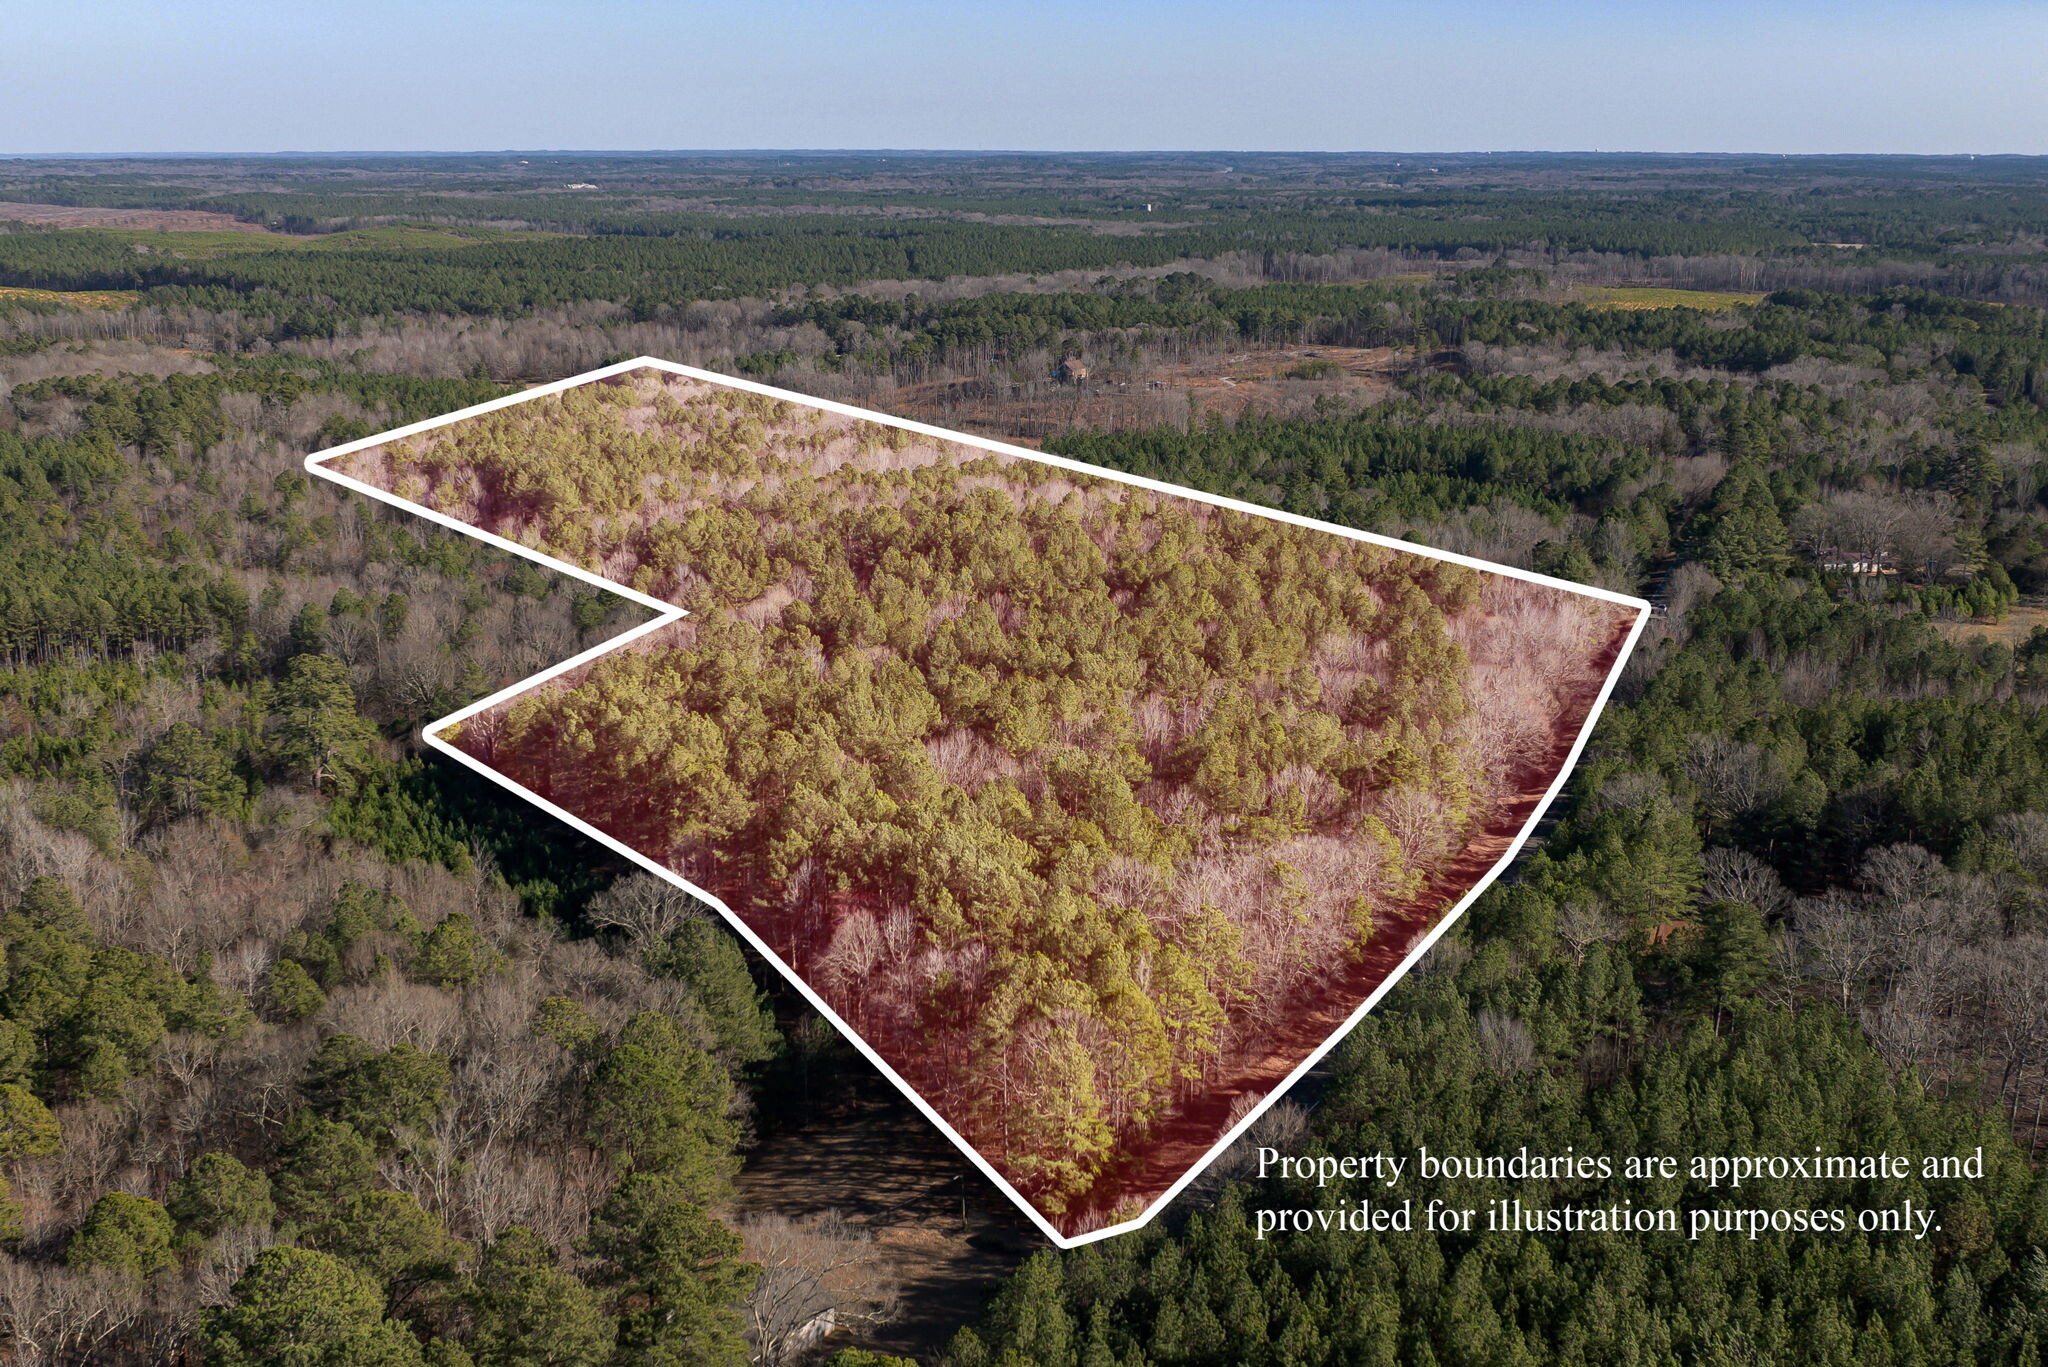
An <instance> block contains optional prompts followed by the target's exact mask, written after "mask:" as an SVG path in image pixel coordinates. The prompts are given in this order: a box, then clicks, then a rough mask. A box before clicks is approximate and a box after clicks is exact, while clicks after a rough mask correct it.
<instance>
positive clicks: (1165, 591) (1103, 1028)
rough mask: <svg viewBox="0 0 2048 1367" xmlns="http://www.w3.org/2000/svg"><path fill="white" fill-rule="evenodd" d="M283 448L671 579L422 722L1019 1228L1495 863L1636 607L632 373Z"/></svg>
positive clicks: (1157, 1198) (1265, 1046)
mask: <svg viewBox="0 0 2048 1367" xmlns="http://www.w3.org/2000/svg"><path fill="white" fill-rule="evenodd" d="M486 408H488V409H489V410H490V411H474V410H472V411H470V412H469V413H467V414H464V415H456V416H455V417H454V418H453V419H452V420H447V421H444V422H442V423H441V424H439V425H428V426H426V427H425V430H417V431H413V430H411V429H408V431H409V432H411V434H410V435H403V434H400V435H394V436H393V437H391V438H387V439H377V438H373V439H371V440H370V441H369V442H367V443H356V444H354V445H352V446H350V447H344V448H341V449H340V450H339V451H337V452H336V453H333V454H331V455H327V456H323V457H316V458H315V461H316V462H317V463H313V462H309V464H312V467H313V468H314V469H316V470H317V471H319V472H320V473H322V474H328V475H330V476H336V475H338V476H342V477H345V478H346V479H348V480H349V481H350V482H352V483H354V484H356V485H357V486H358V487H361V488H364V489H365V490H366V491H381V492H382V494H384V495H385V496H388V497H390V498H392V499H393V500H394V501H397V500H402V501H404V502H405V503H406V504H408V505H409V506H412V507H413V508H415V509H416V510H420V511H424V512H426V513H427V515H429V516H434V517H436V518H437V520H441V521H446V522H449V523H452V524H455V525H459V526H461V527H463V528H465V529H471V530H474V531H476V532H480V533H484V534H487V535H489V536H491V537H493V538H499V539H502V541H503V542H508V543H512V544H513V545H514V546H516V547H519V548H525V549H526V550H528V551H529V552H530V553H533V554H535V555H536V558H545V559H547V560H548V561H550V562H561V563H562V564H564V565H567V566H573V567H576V568H577V569H579V570H581V571H582V572H583V577H585V578H592V577H595V578H598V579H601V580H603V581H606V582H608V583H611V584H616V585H620V586H623V587H624V588H626V589H628V590H630V591H632V596H633V597H635V598H637V599H640V600H641V601H643V602H656V603H659V604H672V605H674V607H675V608H679V609H681V610H682V611H683V612H684V613H686V614H687V616H677V615H675V614H671V616H672V617H673V618H674V619H673V620H664V621H663V622H661V623H659V624H657V625H656V627H654V628H653V629H648V630H643V631H640V632H636V633H629V636H630V637H631V639H630V640H628V639H626V638H620V643H617V644H615V647H614V648H600V649H599V650H598V651H596V652H594V653H593V654H594V658H589V659H585V660H582V661H580V662H579V663H577V664H575V665H574V667H571V668H567V669H565V670H560V671H559V672H556V673H554V674H553V676H552V677H545V678H544V680H543V681H539V682H531V681H530V682H529V684H527V685H520V686H516V687H515V688H513V689H510V690H507V692H506V693H505V694H502V695H499V696H497V697H495V698H493V699H487V700H486V701H485V703H484V704H481V705H479V706H477V707H474V708H471V709H467V710H466V711H465V712H463V713H458V714H457V716H456V718H453V719H449V720H448V721H447V722H446V723H445V724H437V726H438V728H439V729H438V739H439V740H440V741H442V742H443V743H445V744H446V745H448V746H451V747H453V748H454V749H455V750H456V751H459V752H460V754H461V755H463V756H465V757H467V758H468V760H470V761H471V762H473V763H474V764H476V765H478V766H480V767H483V768H485V769H486V770H487V771H488V772H490V773H491V774H492V775H493V776H494V777H497V778H499V779H500V781H501V782H504V783H506V784H507V785H508V786H512V787H514V788H516V789H517V790H519V791H521V792H523V793H525V794H528V795H530V796H532V797H535V798H537V799H540V800H541V801H543V802H545V803H547V804H551V806H552V807H553V808H554V809H556V810H558V811H559V812H561V813H563V814H566V815H567V816H568V817H570V818H573V819H574V820H575V821H576V822H577V823H578V824H579V825H582V826H584V827H585V828H587V829H592V830H594V831H595V832H597V833H600V834H601V835H602V836H604V837H607V838H608V840H609V842H610V843H613V844H614V845H615V846H616V847H619V848H622V849H624V850H626V851H628V852H630V853H632V854H634V855H636V856H638V857H639V858H640V859H641V860H642V862H645V863H647V864H648V865H650V866H651V867H656V868H658V869H660V870H663V871H666V872H667V873H668V874H669V875H670V876H671V877H673V878H675V879H676V880H677V881H681V882H684V883H685V884H686V885H688V886H690V887H691V888H692V889H693V890H695V891H698V892H700V893H701V894H703V895H706V896H707V897H708V898H709V899H711V900H713V901H714V902H715V903H716V904H717V905H718V907H719V909H720V910H721V911H722V912H724V913H725V914H726V915H727V916H728V917H729V919H731V920H732V921H733V923H734V924H735V926H736V927H738V928H740V929H741V930H742V932H743V933H744V934H746V936H747V938H748V939H749V940H750V941H752V942H753V943H754V944H755V945H756V947H757V948H760V949H762V950H763V951H764V952H765V953H767V954H768V955H769V956H770V957H771V958H772V959H773V960H774V961H775V962H776V963H777V965H778V967H780V968H781V969H782V971H784V972H785V973H787V974H788V975H790V977H791V978H792V979H793V980H794V981H795V982H796V983H797V985H798V986H799V987H801V988H802V989H803V990H804V991H805V993H806V995H807V996H808V997H810V999H811V1000H813V1001H814V1002H816V1003H818V1004H819V1005H821V1006H823V1007H825V1008H827V1009H828V1012H829V1014H830V1015H832V1016H833V1017H834V1018H835V1019H836V1021H837V1022H838V1023H839V1024H840V1025H841V1027H842V1028H844V1029H845V1030H846V1031H847V1032H848V1033H849V1035H850V1036H851V1037H852V1038H853V1040H854V1042H855V1043H857V1044H858V1045H860V1046H861V1048H862V1049H863V1050H864V1051H865V1052H866V1053H867V1054H868V1055H869V1056H870V1057H871V1058H873V1059H875V1060H876V1061H877V1062H879V1063H882V1064H884V1065H885V1067H886V1070H887V1071H889V1072H890V1073H891V1074H892V1075H893V1076H894V1078H895V1079H896V1080H897V1081H898V1083H899V1084H900V1085H902V1086H903V1087H904V1088H905V1090H906V1091H908V1092H909V1093H910V1094H911V1096H912V1099H913V1100H915V1101H917V1102H918V1103H919V1105H920V1106H921V1107H922V1108H923V1109H924V1110H925V1111H926V1112H927V1114H929V1115H931V1116H933V1118H934V1119H936V1120H938V1121H939V1122H940V1123H941V1124H942V1125H943V1126H944V1127H945V1128H946V1129H947V1130H948V1132H949V1133H950V1134H951V1135H952V1136H953V1137H954V1138H955V1139H956V1140H957V1141H958V1142H959V1143H960V1144H961V1145H962V1146H963V1147H964V1148H966V1149H967V1150H968V1152H969V1154H970V1156H973V1157H975V1158H976V1159H977V1161H978V1162H979V1163H980V1164H981V1165H982V1166H983V1167H984V1169H985V1170H987V1171H989V1172H990V1173H991V1174H992V1175H995V1176H997V1177H998V1178H999V1180H1000V1181H1001V1182H1002V1183H1003V1184H1004V1185H1005V1186H1006V1188H1007V1189H1008V1190H1009V1191H1010V1193H1011V1194H1012V1196H1013V1197H1015V1198H1016V1199H1017V1200H1018V1201H1019V1203H1020V1204H1021V1205H1023V1206H1024V1207H1025V1209H1026V1210H1027V1212H1029V1213H1031V1214H1032V1215H1033V1216H1034V1217H1035V1218H1036V1219H1037V1221H1038V1223H1039V1224H1040V1225H1041V1227H1043V1228H1044V1229H1045V1230H1046V1231H1047V1232H1048V1234H1050V1235H1052V1236H1053V1237H1054V1238H1055V1239H1056V1240H1057V1241H1059V1242H1061V1243H1072V1242H1079V1241H1083V1240H1085V1239H1087V1238H1089V1237H1093V1236H1099V1235H1100V1234H1101V1233H1102V1232H1105V1231H1111V1230H1114V1229H1117V1228H1121V1227H1126V1226H1129V1225H1130V1224H1132V1223H1135V1222H1142V1220H1143V1219H1144V1218H1145V1217H1147V1216H1148V1215H1149V1214H1150V1213H1151V1211H1152V1210H1153V1209H1155V1208H1156V1207H1157V1206H1158V1204H1160V1203H1161V1201H1162V1199H1163V1198H1165V1197H1167V1196H1169V1195H1170V1194H1171V1193H1172V1192H1173V1191H1175V1190H1177V1189H1178V1188H1179V1186H1181V1185H1184V1184H1185V1181H1186V1180H1187V1179H1188V1178H1190V1177H1191V1176H1192V1175H1193V1174H1194V1173H1195V1172H1196V1171H1198V1170H1199V1168H1200V1167H1201V1166H1202V1165H1203V1164H1204V1163H1206V1161H1207V1160H1208V1159H1209V1158H1211V1157H1213V1156H1214V1154H1215V1152H1216V1151H1217V1150H1218V1148H1219V1146H1220V1143H1221V1141H1223V1140H1224V1139H1225V1138H1226V1136H1227V1135H1229V1134H1230V1133H1231V1132H1232V1131H1233V1130H1234V1129H1236V1128H1239V1127H1241V1125H1242V1123H1243V1122H1246V1121H1247V1120H1248V1119H1249V1118H1250V1117H1251V1116H1252V1115H1253V1114H1254V1113H1255V1112H1256V1111H1257V1110H1258V1109H1260V1107H1261V1106H1262V1104H1263V1103H1265V1102H1267V1101H1268V1100H1270V1099H1271V1098H1272V1097H1273V1096H1274V1095H1275V1093H1276V1089H1277V1088H1279V1087H1281V1086H1282V1085H1283V1083H1284V1082H1286V1081H1288V1080H1290V1079H1291V1078H1292V1077H1293V1076H1294V1075H1297V1074H1298V1072H1299V1071H1301V1070H1303V1069H1304V1067H1305V1065H1306V1064H1307V1063H1308V1062H1310V1061H1312V1059H1313V1058H1315V1057H1318V1056H1320V1053H1321V1052H1322V1051H1323V1050H1324V1049H1326V1048H1327V1047H1328V1046H1329V1045H1330V1044H1331V1043H1332V1042H1333V1041H1334V1039H1335V1038H1336V1037H1337V1036H1338V1035H1339V1034H1341V1032H1342V1030H1343V1029H1344V1028H1345V1027H1346V1026H1347V1024H1348V1023H1350V1022H1351V1021H1353V1020H1355V1019H1356V1018H1357V1016H1358V1015H1360V1014H1362V1013H1363V1009H1364V1008H1365V1007H1366V1006H1368V1005H1369V1004H1370V1002H1371V1001H1372V1000H1373V999H1375V997H1376V994H1377V993H1378V992H1380V991H1381V990H1383V989H1384V987H1385V986H1387V985H1388V984H1389V983H1390V982H1391V980H1392V979H1393V978H1395V977H1397V976H1398V975H1399V974H1400V973H1401V972H1403V971H1405V969H1406V967H1407V966H1408V965H1409V964H1411V963H1412V962H1413V961H1414V959H1415V958H1416V957H1417V956H1418V955H1419V953H1420V952H1421V950H1422V949H1423V948H1425V947H1426V941H1428V940H1429V939H1432V938H1433V935H1432V932H1434V931H1436V930H1438V929H1439V928H1440V927H1441V926H1442V925H1443V924H1444V923H1445V921H1446V918H1447V916H1448V915H1450V914H1451V913H1452V912H1453V910H1454V909H1455V908H1458V907H1459V906H1460V905H1461V903H1462V902H1463V901H1464V900H1467V899H1468V898H1469V897H1470V896H1471V895H1473V894H1474V893H1475V890H1477V889H1478V888H1480V887H1481V886H1482V885H1483V884H1484V883H1486V882H1487V881H1490V880H1491V878H1492V877H1493V876H1494V875H1495V874H1496V873H1497V872H1498V871H1499V869H1500V868H1501V866H1502V865H1503V864H1504V863H1505V861H1506V859H1507V858H1508V857H1509V856H1511V855H1512V853H1513V851H1514V850H1515V849H1516V848H1518V847H1519V845H1520V843H1521V841H1522V840H1523V839H1525V838H1526V834H1527V832H1528V831H1529V829H1530V828H1531V827H1532V826H1533V824H1534V822H1535V821H1536V819H1537V818H1538V817H1539V816H1540V814H1541V811H1542V808H1543V807H1544V806H1545V805H1546V804H1547V802H1548V800H1549V798H1550V796H1551V795H1552V794H1554V792H1555V791H1556V788H1557V786H1558V785H1559V784H1560V783H1561V781H1562V777H1563V775H1564V773H1565V771H1566V769H1567V768H1568V766H1569V764H1570V763H1571V761H1572V759H1573V758H1575V756H1576V753H1577V749H1578V747H1579V746H1580V745H1581V744H1582V738H1583V736H1584V734H1585V732H1586V730H1587V728H1588V727H1589V726H1590V724H1591V720H1592V718H1593V716H1594V715H1595V714H1596V712H1597V710H1598V707H1599V705H1600V703H1601V701H1602V700H1604V697H1605V693H1606V689H1607V688H1608V687H1610V686H1611V683H1612V680H1613V678H1614V676H1615V674H1616V673H1617V671H1618V669H1619V666H1620V662H1621V658H1622V656H1623V655H1624V654H1625V651H1626V649H1627V646H1628V645H1629V644H1630V643H1631V642H1632V641H1633V638H1634V633H1635V632H1636V631H1638V630H1640V627H1641V623H1642V620H1643V617H1644V615H1645V611H1646V608H1645V605H1643V604H1640V603H1638V602H1636V601H1635V600H1632V599H1626V598H1622V597H1620V596H1619V595H1613V594H1602V593H1600V592H1599V591H1597V590H1587V589H1581V588H1578V587H1576V586H1571V585H1565V584H1562V583H1559V582H1557V581H1551V580H1544V579H1541V578H1539V577H1536V576H1528V575H1524V574H1521V573H1520V572H1517V571H1511V570H1506V569H1502V568H1498V567H1486V566H1483V565H1480V564H1479V563H1478V562H1473V561H1468V560H1463V559H1462V558H1458V557H1443V556H1439V555H1436V554H1433V553H1426V552H1423V551H1421V550H1419V549H1417V548H1414V547H1409V546H1406V545H1404V544H1402V543H1394V542H1387V541H1385V540H1383V539H1380V538H1370V537H1365V536H1363V535H1362V534H1359V533H1356V532H1350V531H1347V530H1345V529H1340V528H1333V527H1326V526H1322V525H1320V524H1314V523H1308V522H1306V521H1305V520H1303V519H1298V518H1290V517H1287V516H1285V515H1276V514H1268V513H1266V512H1264V511H1262V510H1258V509H1253V508H1249V507H1245V506H1242V505H1235V504H1230V503H1229V502H1228V501H1226V500H1212V499H1207V498H1205V497H1203V496H1201V495H1197V494H1193V493H1191V492H1186V491H1179V492H1176V491H1170V490H1168V489H1167V488H1165V487H1164V486H1150V485H1147V484H1146V483H1145V482H1140V481H1133V480H1130V479H1128V478H1125V477H1119V476H1116V475H1114V474H1113V473H1111V472H1108V471H1099V472H1098V471H1091V470H1090V469H1088V468H1087V467H1079V466H1074V465H1072V464H1067V463H1056V462H1055V461H1054V460H1051V459H1048V458H1045V457H1041V456H1039V455H1037V454H1036V453H1033V452H1027V451H1021V450H1015V449H1012V448H1005V447H1001V446H999V445H997V444H994V443H989V442H985V441H982V440H980V439H976V438H971V437H965V436H960V435H957V434H946V433H938V432H935V431H933V430H932V429H925V428H921V427H918V426H915V425H908V424H901V423H898V422H896V421H894V420H891V419H886V418H884V417H882V416H881V415H872V414H862V413H860V412H859V411H858V410H852V409H846V408H843V407H842V406H838V405H824V404H821V403H819V402H818V401H813V400H806V399H803V398H801V397H800V396H796V395H786V394H782V393H780V392H779V391H772V390H767V389H766V388H765V387H762V386H753V385H744V384H742V383H739V382H733V381H728V380H724V379H722V378H720V377H716V376H711V375H708V374H705V373H704V372H697V371H690V370H686V369H685V368H682V367H672V366H667V365H665V364H661V363H652V362H647V363H628V364H627V365H625V366H621V367H612V368H609V369H608V370H606V371H601V372H597V374H596V375H595V376H594V377H590V378H586V379H582V380H580V381H572V382H566V383H565V385H562V386H549V387H547V388H546V389H545V390H541V391H536V392H535V393H533V394H531V395H528V396H521V397H520V399H519V400H518V401H515V402H511V403H509V404H504V405H502V406H496V407H492V406H486Z"/></svg>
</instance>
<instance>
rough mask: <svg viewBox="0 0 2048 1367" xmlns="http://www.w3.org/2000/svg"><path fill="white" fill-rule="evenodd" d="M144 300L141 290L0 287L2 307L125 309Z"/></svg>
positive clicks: (0, 303)
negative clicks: (35, 305)
mask: <svg viewBox="0 0 2048 1367" xmlns="http://www.w3.org/2000/svg"><path fill="white" fill-rule="evenodd" d="M140 298H142V294H141V292H140V291H139V290H32V289H26V288H23V287H20V286H16V285H0V305H4V304H14V303H23V304H63V305H65V306H67V307H69V308H75V309H125V308H130V307H133V306H134V304H135V302H136V301H137V300H138V299H140Z"/></svg>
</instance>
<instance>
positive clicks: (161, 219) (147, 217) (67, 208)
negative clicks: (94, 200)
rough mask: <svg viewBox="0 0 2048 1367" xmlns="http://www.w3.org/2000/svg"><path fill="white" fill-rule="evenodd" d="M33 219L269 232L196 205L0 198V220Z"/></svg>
mask: <svg viewBox="0 0 2048 1367" xmlns="http://www.w3.org/2000/svg"><path fill="white" fill-rule="evenodd" d="M5 222H14V223H33V224H35V225H37V226H38V227H43V228H141V229H146V230H149V231H154V232H165V233H202V232H213V233H255V234H257V235H259V236H263V237H269V236H272V234H271V232H270V230H269V229H268V228H265V227H263V226H262V225H261V224H258V223H244V222H242V220H241V219H239V218H236V217H235V216H234V215H233V214H215V213H207V212H205V211H204V210H200V209H102V208H93V207H89V206H81V205H72V204H12V203H8V202H6V201H0V223H5Z"/></svg>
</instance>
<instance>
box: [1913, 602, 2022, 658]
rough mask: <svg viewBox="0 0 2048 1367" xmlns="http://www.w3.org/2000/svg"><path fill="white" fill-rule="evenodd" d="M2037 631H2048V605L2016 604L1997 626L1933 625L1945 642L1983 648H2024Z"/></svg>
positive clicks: (1980, 623)
mask: <svg viewBox="0 0 2048 1367" xmlns="http://www.w3.org/2000/svg"><path fill="white" fill-rule="evenodd" d="M2036 627H2048V603H2043V602H2039V601H2034V602H2024V603H2016V604H2014V605H2013V606H2012V607H2011V608H2009V609H2007V610H2006V614H2005V616H2004V617H2003V618H2001V619H2000V620H1999V621H1996V622H1986V621H1983V620H1981V619H1978V618H1971V619H1969V620H1966V621H1961V622H1936V623H1935V624H1934V629H1935V630H1936V631H1938V632H1940V633H1941V635H1942V639H1943V640H1946V641H1951V642H1953V643H1955V644H1956V645H1981V644H1983V643H1984V642H1987V641H1992V642H1996V643H1998V644H2000V645H2007V646H2013V647H2018V646H2021V645H2024V644H2025V643H2026V640H2027V638H2028V637H2029V636H2032V635H2033V634H2034V629H2035V628H2036Z"/></svg>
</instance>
